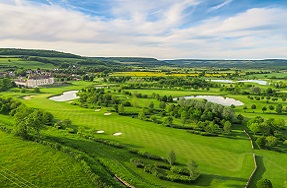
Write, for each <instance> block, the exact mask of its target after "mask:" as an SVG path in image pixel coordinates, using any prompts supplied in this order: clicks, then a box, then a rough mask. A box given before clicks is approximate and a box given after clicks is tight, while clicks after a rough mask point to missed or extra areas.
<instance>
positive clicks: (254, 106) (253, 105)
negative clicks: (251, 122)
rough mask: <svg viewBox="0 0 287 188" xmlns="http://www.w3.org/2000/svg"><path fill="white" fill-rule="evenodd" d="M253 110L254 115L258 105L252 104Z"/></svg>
mask: <svg viewBox="0 0 287 188" xmlns="http://www.w3.org/2000/svg"><path fill="white" fill-rule="evenodd" d="M251 109H252V110H253V113H254V110H255V109H256V105H255V104H252V105H251Z"/></svg>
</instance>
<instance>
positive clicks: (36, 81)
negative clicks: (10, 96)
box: [14, 75, 55, 88]
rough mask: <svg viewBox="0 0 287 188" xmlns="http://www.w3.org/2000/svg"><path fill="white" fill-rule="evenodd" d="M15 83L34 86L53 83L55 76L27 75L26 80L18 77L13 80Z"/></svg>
mask: <svg viewBox="0 0 287 188" xmlns="http://www.w3.org/2000/svg"><path fill="white" fill-rule="evenodd" d="M14 82H15V83H16V85H20V86H24V87H30V88H35V87H38V86H41V85H51V84H54V83H55V78H54V77H51V76H47V75H41V76H39V75H35V76H29V77H28V79H27V80H24V79H19V80H15V81H14Z"/></svg>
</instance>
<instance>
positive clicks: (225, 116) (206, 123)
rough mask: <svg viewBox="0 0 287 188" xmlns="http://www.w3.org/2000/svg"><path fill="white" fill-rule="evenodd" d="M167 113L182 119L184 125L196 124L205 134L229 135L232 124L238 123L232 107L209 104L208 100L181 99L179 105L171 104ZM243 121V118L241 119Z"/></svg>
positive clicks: (167, 108)
mask: <svg viewBox="0 0 287 188" xmlns="http://www.w3.org/2000/svg"><path fill="white" fill-rule="evenodd" d="M166 112H167V113H168V114H169V115H170V116H173V117H175V118H180V119H181V121H182V124H183V125H184V124H185V123H187V122H195V125H196V128H197V129H199V130H202V131H205V132H209V133H215V132H219V131H221V130H224V132H226V133H229V132H230V131H231V128H232V122H235V121H236V117H235V113H234V110H233V109H232V108H231V107H227V106H223V105H220V104H216V103H212V102H208V101H207V100H196V99H191V100H185V99H184V98H182V99H180V100H179V102H178V105H174V104H170V105H168V106H167V107H166ZM239 119H241V120H242V118H240V117H239Z"/></svg>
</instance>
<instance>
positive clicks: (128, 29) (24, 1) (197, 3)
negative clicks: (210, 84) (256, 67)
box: [0, 0, 287, 59]
mask: <svg viewBox="0 0 287 188" xmlns="http://www.w3.org/2000/svg"><path fill="white" fill-rule="evenodd" d="M286 19H287V1H286V0H81V1H80V0H0V24H1V30H0V47H16V48H39V49H55V50H60V51H66V52H72V53H76V54H80V55H87V56H141V57H156V58H159V59H174V58H203V59H264V58H287V53H286V52H287V21H286Z"/></svg>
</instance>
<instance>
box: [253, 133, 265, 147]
mask: <svg viewBox="0 0 287 188" xmlns="http://www.w3.org/2000/svg"><path fill="white" fill-rule="evenodd" d="M255 142H256V144H257V145H258V147H259V148H260V149H261V148H264V147H265V144H266V142H265V137H263V136H260V137H258V138H257V139H256V141H255Z"/></svg>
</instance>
